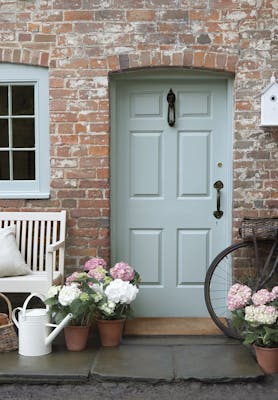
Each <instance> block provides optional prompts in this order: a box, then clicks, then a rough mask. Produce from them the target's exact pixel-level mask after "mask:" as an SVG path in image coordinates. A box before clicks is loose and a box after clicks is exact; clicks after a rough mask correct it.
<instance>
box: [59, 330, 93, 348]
mask: <svg viewBox="0 0 278 400" xmlns="http://www.w3.org/2000/svg"><path fill="white" fill-rule="evenodd" d="M89 331H90V327H89V326H65V328H64V335H65V341H66V346H67V349H68V350H70V351H82V350H85V349H86V347H87V341H88V336H89Z"/></svg>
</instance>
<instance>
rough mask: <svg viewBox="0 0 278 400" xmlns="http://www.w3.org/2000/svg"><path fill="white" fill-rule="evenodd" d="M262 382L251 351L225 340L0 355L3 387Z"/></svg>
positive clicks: (161, 340) (135, 342) (130, 341)
mask: <svg viewBox="0 0 278 400" xmlns="http://www.w3.org/2000/svg"><path fill="white" fill-rule="evenodd" d="M264 377H265V375H264V374H263V372H262V371H261V369H260V368H259V367H258V365H257V363H256V361H255V359H254V356H253V355H252V353H251V352H250V350H249V349H248V348H246V347H245V346H243V345H241V344H240V343H238V342H237V341H233V340H231V339H227V338H225V337H222V338H214V337H211V338H209V337H206V338H204V337H176V338H174V337H156V338H154V337H152V338H147V337H145V338H144V337H140V338H124V340H123V342H122V344H121V346H119V347H118V348H101V347H99V346H96V345H95V346H92V345H91V344H89V346H88V348H87V350H85V351H82V352H70V351H67V350H66V349H65V347H64V346H61V345H54V346H53V351H52V353H50V354H48V355H45V356H40V357H24V356H21V355H19V354H18V353H17V352H9V353H2V354H0V382H1V383H13V382H17V383H18V382H24V383H73V382H76V383H78V382H80V383H82V382H87V381H90V380H98V381H107V380H110V381H141V382H163V381H164V382H174V381H181V380H183V381H186V380H197V381H204V382H233V381H257V380H259V379H262V378H264Z"/></svg>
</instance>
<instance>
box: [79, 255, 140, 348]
mask: <svg viewBox="0 0 278 400" xmlns="http://www.w3.org/2000/svg"><path fill="white" fill-rule="evenodd" d="M84 270H85V271H87V274H88V276H90V277H91V278H93V279H95V281H96V282H95V283H93V285H92V288H93V289H94V290H95V292H96V294H97V296H96V297H95V300H96V323H97V327H98V331H99V335H100V340H101V344H102V346H118V345H119V343H120V340H121V336H122V332H123V327H124V323H125V320H126V319H127V318H130V317H131V316H132V308H131V303H132V302H133V301H134V300H135V298H136V296H137V294H138V292H139V289H138V286H139V283H140V276H139V274H138V272H136V271H135V270H134V269H133V268H132V267H131V266H129V265H128V264H127V263H125V262H119V263H117V264H115V266H114V267H112V268H108V267H107V264H106V262H105V261H104V260H103V259H102V258H92V259H90V260H89V261H87V263H86V264H85V266H84Z"/></svg>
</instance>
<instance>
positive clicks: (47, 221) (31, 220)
mask: <svg viewBox="0 0 278 400" xmlns="http://www.w3.org/2000/svg"><path fill="white" fill-rule="evenodd" d="M12 224H14V225H15V227H16V232H15V237H16V242H17V244H18V248H19V250H20V252H21V254H22V256H23V258H24V259H25V262H26V263H27V264H28V266H29V267H30V269H31V273H30V274H28V275H22V276H11V277H1V278H0V292H4V293H5V292H8V293H30V292H39V293H42V294H46V293H47V291H48V289H49V287H50V286H51V285H52V284H53V283H57V284H59V283H62V282H63V279H64V258H65V233H66V211H60V212H33V211H32V212H31V211H30V212H0V228H5V227H7V226H9V225H12Z"/></svg>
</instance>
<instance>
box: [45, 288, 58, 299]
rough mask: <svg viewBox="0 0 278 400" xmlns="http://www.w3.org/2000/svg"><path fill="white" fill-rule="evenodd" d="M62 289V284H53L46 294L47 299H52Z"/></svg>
mask: <svg viewBox="0 0 278 400" xmlns="http://www.w3.org/2000/svg"><path fill="white" fill-rule="evenodd" d="M60 289H61V286H51V287H50V288H49V290H48V292H47V295H46V296H47V299H50V298H51V297H55V296H56V295H57V294H58V293H59V290H60Z"/></svg>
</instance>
